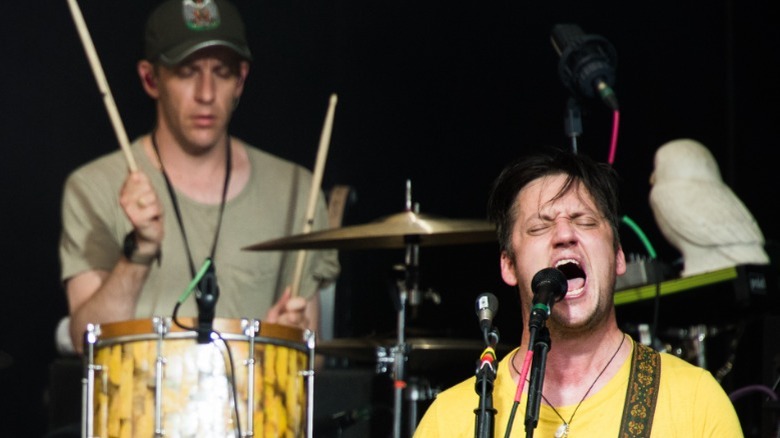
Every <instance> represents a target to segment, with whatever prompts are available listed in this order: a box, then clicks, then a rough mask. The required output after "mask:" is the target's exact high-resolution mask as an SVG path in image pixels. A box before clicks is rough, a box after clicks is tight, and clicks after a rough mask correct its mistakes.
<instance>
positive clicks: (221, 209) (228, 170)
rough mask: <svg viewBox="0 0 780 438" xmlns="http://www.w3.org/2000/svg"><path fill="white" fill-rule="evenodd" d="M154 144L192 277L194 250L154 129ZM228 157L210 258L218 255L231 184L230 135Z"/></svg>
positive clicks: (226, 158)
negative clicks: (218, 245)
mask: <svg viewBox="0 0 780 438" xmlns="http://www.w3.org/2000/svg"><path fill="white" fill-rule="evenodd" d="M152 146H153V147H154V152H155V154H157V161H158V162H159V163H160V171H161V172H162V176H163V178H164V179H165V185H166V187H167V188H168V194H169V195H170V197H171V202H172V203H173V211H174V212H175V213H176V220H177V221H178V222H179V229H180V230H181V236H182V239H183V240H184V248H185V249H186V250H187V258H188V261H189V265H190V274H191V275H192V278H195V275H196V272H195V264H194V263H193V261H192V252H191V250H190V244H189V241H188V240H187V233H186V231H185V230H184V222H183V221H182V217H181V210H180V209H179V202H178V200H177V198H176V191H175V190H174V188H173V185H172V184H171V180H170V179H169V178H168V174H167V173H166V172H165V167H164V166H163V163H162V159H161V158H160V149H159V148H158V147H157V138H156V131H152ZM226 146H227V147H226V151H225V154H226V157H225V182H224V184H223V186H222V200H221V202H220V204H219V216H218V217H217V229H216V231H215V233H214V242H213V243H212V245H211V254H210V256H209V257H210V258H211V259H212V260H213V259H214V257H215V255H216V250H217V240H218V239H219V231H220V229H221V228H222V215H223V213H224V212H225V202H226V200H227V192H228V186H229V185H230V173H231V170H232V167H233V166H232V159H231V158H232V155H233V154H232V153H231V150H230V136H228V137H227V145H226Z"/></svg>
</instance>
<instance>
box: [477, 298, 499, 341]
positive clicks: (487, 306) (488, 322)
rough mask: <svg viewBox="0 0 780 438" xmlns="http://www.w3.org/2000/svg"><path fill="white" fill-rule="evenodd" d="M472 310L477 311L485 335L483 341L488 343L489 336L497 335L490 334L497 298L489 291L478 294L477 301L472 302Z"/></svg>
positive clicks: (496, 311)
mask: <svg viewBox="0 0 780 438" xmlns="http://www.w3.org/2000/svg"><path fill="white" fill-rule="evenodd" d="M474 310H475V311H476V312H477V318H479V326H480V328H481V329H482V334H483V335H484V337H485V343H487V344H490V342H489V341H490V336H493V337H497V336H498V334H497V333H494V334H492V335H491V331H492V329H493V318H494V317H495V316H496V313H498V298H496V296H495V295H493V294H492V293H490V292H485V293H483V294H480V295H479V296H478V297H477V302H476V303H475V304H474Z"/></svg>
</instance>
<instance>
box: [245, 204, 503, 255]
mask: <svg viewBox="0 0 780 438" xmlns="http://www.w3.org/2000/svg"><path fill="white" fill-rule="evenodd" d="M494 240H496V232H495V228H494V227H493V225H492V224H490V223H489V222H487V221H481V220H471V219H444V218H439V217H436V216H430V215H424V214H419V213H414V212H410V211H406V212H402V213H397V214H394V215H391V216H386V217H384V218H382V219H379V220H377V221H374V222H371V223H368V224H363V225H353V226H347V227H341V228H333V229H329V230H322V231H315V232H312V233H305V234H298V235H294V236H289V237H283V238H279V239H275V240H270V241H267V242H262V243H257V244H254V245H250V246H247V247H245V248H242V249H244V250H249V251H267V250H281V249H325V248H336V249H369V248H403V247H405V246H406V245H407V244H408V243H415V244H418V245H419V246H434V245H455V244H469V243H480V242H490V241H494Z"/></svg>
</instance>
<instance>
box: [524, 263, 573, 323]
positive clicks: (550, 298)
mask: <svg viewBox="0 0 780 438" xmlns="http://www.w3.org/2000/svg"><path fill="white" fill-rule="evenodd" d="M567 289H568V283H567V281H566V276H565V275H563V272H561V271H560V270H558V269H556V268H544V269H542V270H541V271H539V272H537V273H536V275H534V278H532V279H531V290H532V291H533V293H534V298H533V305H532V307H531V318H530V321H529V322H528V326H529V328H536V329H539V328H541V327H542V326H543V325H544V322H545V321H546V320H547V318H549V317H550V312H552V306H553V304H555V303H556V302H558V301H560V300H561V299H563V297H564V296H565V295H566V290H567Z"/></svg>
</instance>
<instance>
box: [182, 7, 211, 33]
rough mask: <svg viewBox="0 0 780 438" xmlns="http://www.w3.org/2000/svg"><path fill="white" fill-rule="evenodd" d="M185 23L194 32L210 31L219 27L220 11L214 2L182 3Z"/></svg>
mask: <svg viewBox="0 0 780 438" xmlns="http://www.w3.org/2000/svg"><path fill="white" fill-rule="evenodd" d="M182 13H183V15H184V22H185V23H187V27H189V28H190V29H192V30H209V29H214V28H215V27H218V26H219V23H220V18H219V10H218V9H217V5H216V4H214V2H213V1H212V0H185V1H183V2H182Z"/></svg>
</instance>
